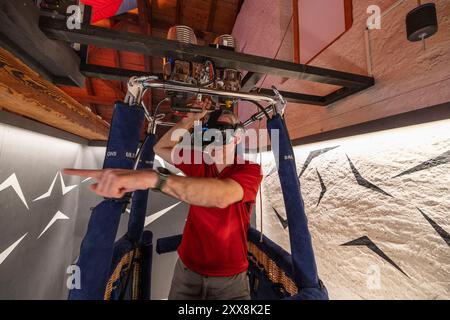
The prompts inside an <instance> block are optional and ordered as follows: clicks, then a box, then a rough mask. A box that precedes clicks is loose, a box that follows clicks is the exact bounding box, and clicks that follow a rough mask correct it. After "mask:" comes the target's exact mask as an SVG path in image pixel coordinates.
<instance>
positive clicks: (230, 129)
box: [205, 110, 244, 164]
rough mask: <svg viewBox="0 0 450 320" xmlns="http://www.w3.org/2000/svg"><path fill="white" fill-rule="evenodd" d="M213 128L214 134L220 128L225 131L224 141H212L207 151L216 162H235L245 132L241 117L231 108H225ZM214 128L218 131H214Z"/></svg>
mask: <svg viewBox="0 0 450 320" xmlns="http://www.w3.org/2000/svg"><path fill="white" fill-rule="evenodd" d="M211 129H213V130H212V131H213V132H212V133H213V134H215V133H217V131H218V130H221V131H222V132H223V135H222V140H221V142H222V143H219V144H217V143H216V144H215V143H212V144H210V145H209V146H207V148H206V149H205V151H206V152H208V153H209V154H210V155H211V156H212V157H213V158H214V161H215V162H217V161H223V163H227V164H231V163H233V161H234V156H235V152H236V146H237V145H238V144H239V143H240V142H241V140H242V137H243V134H244V128H243V126H242V124H241V122H240V121H239V118H238V117H237V116H236V115H235V114H234V113H233V112H232V111H231V110H230V111H229V110H224V111H222V113H221V114H220V116H219V117H218V118H217V120H216V121H215V122H214V124H213V125H211ZM214 129H215V130H216V132H214ZM230 161H231V163H230Z"/></svg>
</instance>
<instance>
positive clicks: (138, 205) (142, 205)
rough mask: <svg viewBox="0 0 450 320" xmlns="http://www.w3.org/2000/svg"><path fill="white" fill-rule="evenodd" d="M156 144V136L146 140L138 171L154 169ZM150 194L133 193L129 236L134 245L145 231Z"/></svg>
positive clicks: (143, 191) (144, 191) (139, 191)
mask: <svg viewBox="0 0 450 320" xmlns="http://www.w3.org/2000/svg"><path fill="white" fill-rule="evenodd" d="M155 143H156V136H155V135H154V134H151V135H149V136H148V137H147V139H146V140H145V142H144V145H143V146H142V151H141V157H140V161H139V164H138V167H137V169H138V170H143V169H151V168H153V161H154V159H155V153H154V151H153V146H154V145H155ZM148 192H149V191H148V190H138V191H135V192H133V198H132V200H131V211H130V219H129V221H128V231H127V236H128V238H129V239H130V241H132V242H134V243H138V242H139V241H140V240H141V236H142V232H143V231H144V223H145V215H146V212H147V200H148Z"/></svg>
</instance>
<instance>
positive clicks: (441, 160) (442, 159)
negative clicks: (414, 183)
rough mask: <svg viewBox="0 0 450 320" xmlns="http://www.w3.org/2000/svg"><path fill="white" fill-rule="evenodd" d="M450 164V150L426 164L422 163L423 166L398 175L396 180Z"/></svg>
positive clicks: (420, 165)
mask: <svg viewBox="0 0 450 320" xmlns="http://www.w3.org/2000/svg"><path fill="white" fill-rule="evenodd" d="M448 162H450V150H449V151H447V152H444V153H443V154H441V155H440V156H437V157H436V158H433V159H430V160H427V161H425V162H422V163H421V164H419V165H417V166H415V167H412V168H411V169H408V170H406V171H403V172H402V173H400V174H398V175H396V176H395V177H394V178H397V177H401V176H404V175H406V174H411V173H413V172H417V171H422V170H426V169H430V168H433V167H436V166H440V165H442V164H445V163H448Z"/></svg>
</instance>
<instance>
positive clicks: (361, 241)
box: [341, 236, 409, 278]
mask: <svg viewBox="0 0 450 320" xmlns="http://www.w3.org/2000/svg"><path fill="white" fill-rule="evenodd" d="M341 246H366V247H367V248H369V249H370V250H372V251H373V252H375V253H376V254H377V255H378V256H380V257H381V258H382V259H383V260H385V261H387V262H388V263H389V264H390V265H391V266H393V267H394V268H395V269H397V270H398V271H400V272H401V273H403V274H404V275H405V276H407V277H408V278H409V276H408V275H407V274H406V273H405V272H404V271H403V270H402V269H401V268H400V267H399V266H398V265H397V264H396V263H395V262H394V261H393V260H392V259H391V258H389V257H388V256H387V254H385V253H384V252H383V251H382V250H381V249H380V248H378V246H377V245H376V244H375V243H373V241H372V240H370V238H369V237H367V236H363V237H361V238H358V239H355V240H352V241H349V242H347V243H344V244H341Z"/></svg>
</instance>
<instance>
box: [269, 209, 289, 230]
mask: <svg viewBox="0 0 450 320" xmlns="http://www.w3.org/2000/svg"><path fill="white" fill-rule="evenodd" d="M272 209H273V211H275V214H276V215H277V217H278V220H280V223H281V225H282V226H283V229H286V228H287V227H288V225H289V224H288V220H287V219H285V218H283V217H282V216H281V215H280V214H279V213H278V211H277V209H275V208H274V207H272Z"/></svg>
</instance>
